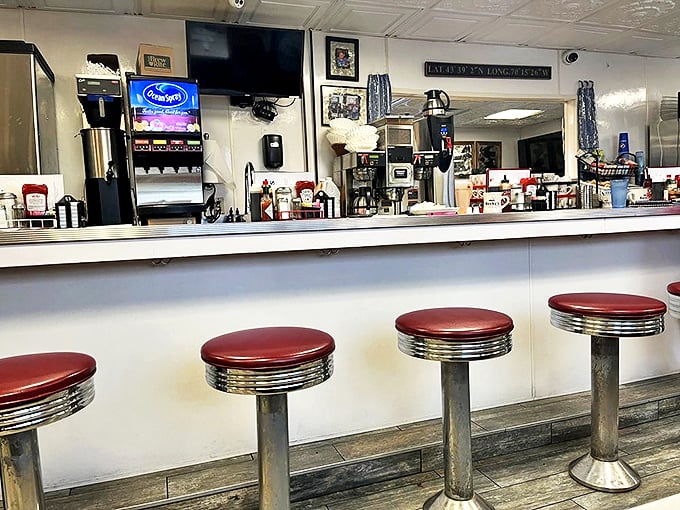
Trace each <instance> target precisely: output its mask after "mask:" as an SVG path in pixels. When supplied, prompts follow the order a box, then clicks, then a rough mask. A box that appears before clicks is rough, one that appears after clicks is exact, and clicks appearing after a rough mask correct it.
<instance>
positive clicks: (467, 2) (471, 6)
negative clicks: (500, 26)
mask: <svg viewBox="0 0 680 510" xmlns="http://www.w3.org/2000/svg"><path fill="white" fill-rule="evenodd" d="M526 3H527V0H441V1H440V2H439V3H437V4H435V5H434V6H433V9H436V10H441V11H452V12H473V13H477V14H489V15H493V16H503V15H504V14H508V13H510V12H512V11H514V10H515V9H517V8H518V7H520V6H521V5H523V4H526Z"/></svg>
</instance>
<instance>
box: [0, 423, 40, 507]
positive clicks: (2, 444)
mask: <svg viewBox="0 0 680 510" xmlns="http://www.w3.org/2000/svg"><path fill="white" fill-rule="evenodd" d="M0 469H1V473H0V474H1V475H2V480H3V482H4V483H3V485H2V499H3V501H4V502H5V507H4V508H6V509H7V510H22V509H29V508H30V509H31V510H43V509H44V508H47V507H46V506H45V499H44V495H43V485H42V475H41V471H40V451H39V448H38V432H37V430H36V429H32V430H27V431H24V432H17V433H16V434H9V435H6V436H0ZM0 506H2V505H1V504H0Z"/></svg>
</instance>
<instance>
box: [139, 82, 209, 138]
mask: <svg viewBox="0 0 680 510" xmlns="http://www.w3.org/2000/svg"><path fill="white" fill-rule="evenodd" d="M128 86H129V97H130V115H131V117H132V126H133V130H134V132H136V133H141V132H160V133H198V134H200V132H201V126H200V119H201V115H200V107H199V103H198V85H197V84H196V83H195V82H185V81H173V80H167V79H149V80H129V83H128Z"/></svg>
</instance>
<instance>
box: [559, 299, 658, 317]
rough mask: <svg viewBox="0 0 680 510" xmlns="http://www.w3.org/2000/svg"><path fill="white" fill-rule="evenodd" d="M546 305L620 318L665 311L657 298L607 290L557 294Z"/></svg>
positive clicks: (581, 312)
mask: <svg viewBox="0 0 680 510" xmlns="http://www.w3.org/2000/svg"><path fill="white" fill-rule="evenodd" d="M548 306H550V308H553V309H554V310H557V311H559V312H563V313H572V314H578V315H585V316H592V317H611V318H622V319H645V318H648V317H656V316H658V315H663V314H664V313H666V304H665V303H664V302H663V301H659V300H658V299H654V298H650V297H645V296H636V295H633V294H612V293H607V292H581V293H575V294H558V295H557V296H553V297H551V298H550V299H549V300H548Z"/></svg>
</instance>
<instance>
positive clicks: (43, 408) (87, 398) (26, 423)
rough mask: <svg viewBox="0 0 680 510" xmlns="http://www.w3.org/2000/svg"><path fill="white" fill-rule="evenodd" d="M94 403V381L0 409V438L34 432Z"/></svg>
mask: <svg viewBox="0 0 680 510" xmlns="http://www.w3.org/2000/svg"><path fill="white" fill-rule="evenodd" d="M92 400H94V378H92V377H90V378H89V379H88V380H86V381H83V382H82V383H80V384H77V385H75V386H72V387H71V388H67V389H65V390H64V391H60V392H59V393H55V394H54V395H51V396H49V397H46V398H44V399H41V400H37V401H35V402H31V403H29V404H24V405H20V406H16V407H9V408H6V409H0V435H9V434H15V433H17V432H23V431H26V430H31V429H35V428H37V427H41V426H43V425H47V424H48V423H53V422H55V421H58V420H61V419H62V418H66V417H67V416H71V415H72V414H74V413H76V412H78V411H80V410H81V409H82V408H84V407H85V406H87V405H88V404H89V403H90V402H92Z"/></svg>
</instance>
